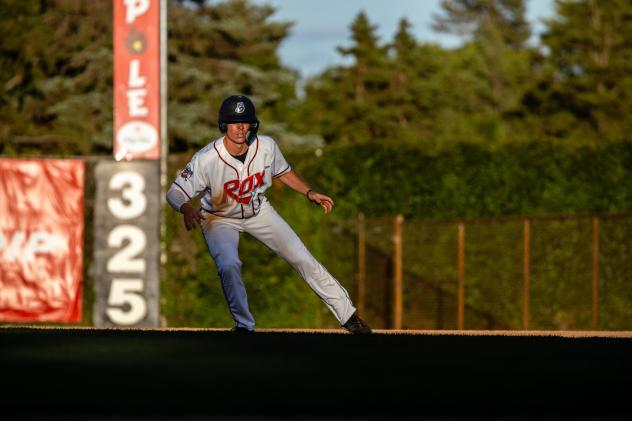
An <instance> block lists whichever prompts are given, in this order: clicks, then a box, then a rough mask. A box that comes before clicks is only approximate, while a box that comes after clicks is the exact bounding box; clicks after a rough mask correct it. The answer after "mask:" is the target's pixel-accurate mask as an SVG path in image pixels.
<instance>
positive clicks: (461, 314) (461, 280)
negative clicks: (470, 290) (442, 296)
mask: <svg viewBox="0 0 632 421" xmlns="http://www.w3.org/2000/svg"><path fill="white" fill-rule="evenodd" d="M457 227H458V230H457V231H458V233H457V237H458V240H457V243H458V253H457V254H458V257H457V260H458V262H457V266H458V272H459V274H458V285H457V312H458V314H457V325H458V329H459V330H463V329H465V223H464V222H463V221H461V222H459V223H458V225H457Z"/></svg>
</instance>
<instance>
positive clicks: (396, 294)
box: [393, 215, 404, 329]
mask: <svg viewBox="0 0 632 421" xmlns="http://www.w3.org/2000/svg"><path fill="white" fill-rule="evenodd" d="M403 223H404V217H403V216H402V215H397V216H396V217H395V220H394V225H393V328H394V329H401V328H402V312H403V302H404V300H403V272H404V264H403V263H404V262H403V254H402V246H403V244H402V225H403Z"/></svg>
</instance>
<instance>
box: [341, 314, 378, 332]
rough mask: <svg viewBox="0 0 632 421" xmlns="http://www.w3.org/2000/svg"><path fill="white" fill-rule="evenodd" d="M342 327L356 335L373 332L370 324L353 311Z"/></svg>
mask: <svg viewBox="0 0 632 421" xmlns="http://www.w3.org/2000/svg"><path fill="white" fill-rule="evenodd" d="M342 327H344V328H345V329H347V330H348V331H349V332H351V333H353V334H354V335H369V334H371V333H373V331H372V330H371V328H370V327H369V325H367V324H366V323H365V322H364V320H362V319H361V318H359V317H358V315H357V313H353V316H351V317H349V320H347V323H345V324H343V325H342Z"/></svg>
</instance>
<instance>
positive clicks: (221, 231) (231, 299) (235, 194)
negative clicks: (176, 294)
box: [167, 95, 371, 334]
mask: <svg viewBox="0 0 632 421" xmlns="http://www.w3.org/2000/svg"><path fill="white" fill-rule="evenodd" d="M218 121H219V129H220V131H221V132H222V133H223V134H224V136H222V137H220V138H218V139H216V140H214V141H213V142H211V143H209V144H208V145H206V146H205V147H204V148H202V149H201V150H200V151H198V152H197V153H196V154H195V155H193V158H192V159H191V161H190V162H189V163H188V164H187V165H186V167H185V168H184V170H183V171H182V172H181V173H180V175H179V176H178V177H177V178H176V180H175V181H174V182H173V184H172V185H171V187H170V189H169V191H168V192H167V201H168V203H169V204H170V205H171V206H172V207H173V208H174V209H175V210H177V211H179V212H181V213H182V214H183V215H184V224H185V226H186V228H187V230H192V229H194V228H197V227H198V226H200V228H201V230H202V233H203V234H204V238H205V240H206V244H207V245H208V250H209V253H210V254H211V256H212V257H213V259H214V260H215V264H216V266H217V270H218V274H219V278H220V281H221V285H222V289H223V291H224V296H225V297H226V301H227V302H228V308H229V309H230V312H231V314H232V317H233V319H234V321H235V327H234V328H233V331H236V332H253V331H254V330H255V319H254V317H253V315H252V313H251V312H250V309H249V307H248V299H247V295H246V288H245V286H244V282H243V280H242V277H241V260H240V259H239V255H238V244H239V235H240V233H241V232H244V231H245V232H247V233H249V234H251V235H252V236H253V237H255V238H257V239H258V240H259V241H261V242H263V243H264V244H265V245H267V246H268V247H270V249H272V250H273V251H274V252H275V253H277V254H278V255H280V256H281V257H283V258H284V259H285V260H286V261H287V262H288V263H289V264H290V265H291V266H292V267H293V268H294V269H295V270H296V271H297V272H298V273H299V274H300V275H301V277H302V278H303V279H304V280H305V282H307V284H308V285H309V286H310V288H312V290H314V292H315V293H316V294H317V295H318V296H319V297H320V299H321V300H322V301H323V302H324V303H325V305H326V306H327V307H328V308H329V310H331V312H332V313H333V314H334V316H335V317H336V319H338V322H339V323H340V324H341V325H342V326H343V327H344V328H345V329H347V330H348V331H349V332H351V333H353V334H369V333H371V328H370V327H369V326H368V325H367V324H366V323H365V322H364V321H362V319H360V318H359V317H358V316H357V314H356V309H355V307H354V306H353V303H352V302H351V300H350V299H349V295H348V294H347V291H346V290H345V289H344V288H343V287H342V285H340V283H338V281H337V280H336V279H334V277H333V276H331V274H330V273H329V272H328V271H327V270H326V269H325V268H324V267H323V266H322V265H321V264H320V263H319V262H318V261H317V260H316V259H315V258H314V256H312V255H311V253H310V252H309V251H308V250H307V248H306V247H305V245H304V244H303V242H302V241H301V240H300V238H299V237H298V236H297V235H296V233H295V232H294V231H293V230H292V228H291V227H290V226H289V225H288V224H287V223H286V222H285V221H284V220H283V218H281V216H280V215H279V214H278V213H277V212H276V211H275V210H274V208H273V207H272V205H271V204H270V203H269V202H268V200H267V199H266V197H265V195H264V193H265V191H266V190H267V189H268V188H270V186H271V185H272V179H273V178H277V179H279V180H281V181H282V182H283V183H284V184H286V185H287V186H289V187H290V188H292V189H294V190H295V191H297V192H299V193H301V194H304V195H305V196H306V197H307V199H308V200H310V201H311V202H314V203H316V204H318V205H320V207H322V208H323V210H324V211H325V213H329V212H331V211H332V209H333V207H334V201H333V200H332V199H331V198H330V197H328V196H326V195H324V194H321V193H318V192H315V191H314V190H312V189H310V188H309V186H308V185H307V183H306V182H305V181H303V180H302V179H301V178H300V177H299V176H298V175H297V174H296V172H294V170H293V169H292V167H291V166H290V165H289V164H288V163H287V161H286V160H285V158H284V157H283V154H282V153H281V150H280V149H279V146H278V145H277V144H276V142H275V141H274V139H272V138H271V137H268V136H264V135H260V134H259V135H258V134H257V131H258V129H259V120H258V119H257V115H256V113H255V106H254V104H253V103H252V101H251V100H250V99H249V98H248V97H246V96H243V95H232V96H230V97H228V98H226V99H225V100H224V101H223V102H222V104H221V107H220V110H219V119H218ZM197 196H199V197H200V201H201V208H200V209H195V208H194V207H193V206H192V205H191V204H190V203H189V201H190V200H191V199H192V198H193V197H197Z"/></svg>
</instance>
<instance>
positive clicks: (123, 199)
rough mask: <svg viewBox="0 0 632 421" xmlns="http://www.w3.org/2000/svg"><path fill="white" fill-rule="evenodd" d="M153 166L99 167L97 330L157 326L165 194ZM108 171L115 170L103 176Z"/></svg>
mask: <svg viewBox="0 0 632 421" xmlns="http://www.w3.org/2000/svg"><path fill="white" fill-rule="evenodd" d="M101 164H105V165H103V167H105V168H102V165H101ZM153 164H154V163H153V162H132V163H111V162H108V163H100V164H99V165H98V166H97V170H96V173H97V178H96V180H97V203H95V267H96V272H97V273H96V275H97V276H96V279H95V280H96V285H95V311H94V324H95V325H97V326H112V325H115V326H155V325H157V322H158V318H159V317H158V284H159V281H158V252H159V248H158V223H159V214H158V210H159V207H160V198H159V197H158V195H159V192H160V189H159V186H158V185H156V186H153V185H152V184H151V183H156V184H157V183H158V176H157V174H156V175H153V174H151V173H152V172H154V168H152V167H154V165H153ZM148 165H149V166H150V167H147V166H148ZM112 166H114V168H112ZM143 167H146V168H143ZM104 169H108V170H111V169H115V171H107V173H108V174H99V172H100V171H101V172H102V171H104ZM101 175H104V176H103V177H100V176H101ZM148 180H150V181H149V182H148ZM99 249H100V250H99Z"/></svg>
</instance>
